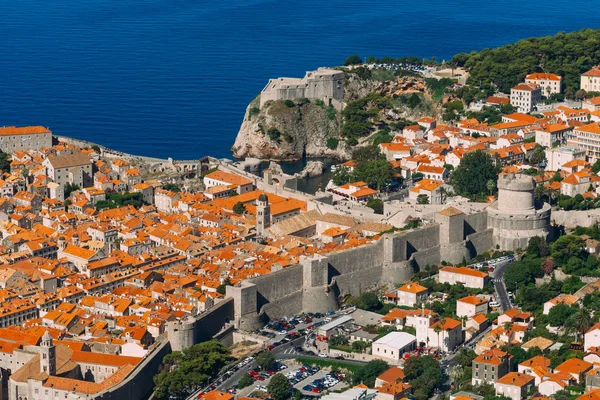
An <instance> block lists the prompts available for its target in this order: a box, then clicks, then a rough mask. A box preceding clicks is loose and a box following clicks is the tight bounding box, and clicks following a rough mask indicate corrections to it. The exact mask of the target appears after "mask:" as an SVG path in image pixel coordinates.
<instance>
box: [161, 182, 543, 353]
mask: <svg viewBox="0 0 600 400" xmlns="http://www.w3.org/2000/svg"><path fill="white" fill-rule="evenodd" d="M498 188H499V193H498V200H497V201H495V202H494V203H493V204H491V205H490V206H489V207H487V208H486V209H484V210H483V211H475V212H471V213H468V214H466V213H465V212H463V211H461V210H459V209H457V208H455V207H447V208H445V209H442V210H440V211H438V212H437V213H435V215H434V216H433V217H432V218H431V219H430V222H429V223H428V224H426V225H425V226H423V227H420V228H417V229H413V230H408V231H399V232H394V233H388V234H385V235H383V237H382V238H381V239H379V240H378V241H376V242H374V243H372V244H369V245H365V246H361V247H356V248H351V249H348V250H344V251H340V252H336V253H329V254H327V255H313V256H310V257H304V258H302V259H301V262H300V263H299V264H297V265H293V266H289V267H287V268H284V269H282V270H280V271H277V272H272V273H270V274H268V275H263V276H259V277H256V278H252V279H248V280H246V281H244V282H242V283H241V284H240V285H238V286H227V288H226V299H225V300H224V301H223V302H222V303H219V305H217V306H216V307H214V310H210V311H209V312H208V313H206V314H204V315H203V316H201V317H200V318H199V319H197V320H195V321H187V322H185V323H177V324H173V325H172V326H171V327H170V328H169V329H168V331H169V340H170V341H171V343H172V346H173V348H174V349H176V348H181V347H183V348H185V347H187V346H189V345H191V344H193V343H198V341H199V340H200V338H202V337H206V336H207V334H208V335H210V334H213V335H214V334H216V333H217V328H215V327H218V329H221V327H222V326H223V321H225V322H230V321H231V322H232V323H233V325H234V326H235V327H236V328H239V329H243V330H252V329H256V328H260V327H262V326H263V325H264V324H266V323H267V322H268V320H269V319H272V318H278V317H281V316H284V315H290V314H297V313H301V312H303V311H304V312H327V311H329V310H335V309H337V308H338V307H339V303H338V299H339V298H340V297H341V296H345V295H352V296H357V295H359V294H360V293H362V292H363V291H366V290H369V289H373V288H376V287H380V286H381V285H388V287H395V286H398V285H399V284H401V283H403V282H406V281H408V280H410V279H411V277H412V275H413V274H414V273H415V272H418V271H419V270H421V269H423V268H425V267H426V266H427V265H439V264H440V263H441V262H442V261H447V262H449V263H452V264H461V263H462V262H464V260H470V259H471V258H473V257H475V256H476V255H478V254H481V253H482V252H485V251H488V250H491V249H493V248H499V249H502V250H516V249H517V248H525V247H526V246H527V243H528V241H529V239H530V238H531V237H534V236H541V237H546V236H548V234H549V232H550V206H549V205H548V204H543V205H541V207H539V208H538V207H536V204H535V201H534V189H535V182H534V181H533V179H532V178H531V177H529V176H525V175H503V176H501V177H500V179H499V181H498ZM262 200H263V202H264V201H266V199H262ZM262 210H263V211H264V212H268V205H267V204H264V205H263V207H262ZM263 217H264V216H263ZM258 223H261V221H258ZM213 314H214V315H213ZM207 320H211V321H212V322H211V323H207ZM215 321H220V322H218V323H217V322H215ZM211 328H212V329H213V331H212V332H207V329H211Z"/></svg>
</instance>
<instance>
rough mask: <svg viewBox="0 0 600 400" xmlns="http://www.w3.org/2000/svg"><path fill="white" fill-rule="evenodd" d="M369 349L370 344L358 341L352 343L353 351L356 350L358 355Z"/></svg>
mask: <svg viewBox="0 0 600 400" xmlns="http://www.w3.org/2000/svg"><path fill="white" fill-rule="evenodd" d="M367 347H369V344H368V343H367V342H364V341H362V340H357V341H355V342H352V350H354V351H356V352H358V353H362V352H363V351H365V349H366V348H367Z"/></svg>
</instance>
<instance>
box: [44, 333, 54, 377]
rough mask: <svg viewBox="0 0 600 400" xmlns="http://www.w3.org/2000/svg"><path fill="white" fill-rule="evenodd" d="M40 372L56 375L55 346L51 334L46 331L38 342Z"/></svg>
mask: <svg viewBox="0 0 600 400" xmlns="http://www.w3.org/2000/svg"><path fill="white" fill-rule="evenodd" d="M40 372H45V373H47V374H48V375H50V376H52V375H56V346H54V343H52V336H50V333H49V332H48V331H46V333H44V336H42V341H41V343H40Z"/></svg>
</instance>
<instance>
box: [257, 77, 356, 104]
mask: <svg viewBox="0 0 600 400" xmlns="http://www.w3.org/2000/svg"><path fill="white" fill-rule="evenodd" d="M344 76H345V75H344V73H343V72H342V71H338V70H335V69H329V68H319V69H317V70H316V71H308V72H307V73H306V75H305V76H304V78H277V79H269V83H267V85H266V86H265V87H264V89H263V90H262V91H261V92H260V106H261V108H262V107H263V106H264V105H265V103H266V102H267V101H270V100H293V99H303V98H306V99H311V100H323V102H324V103H325V104H326V105H334V106H335V107H336V108H338V107H340V106H341V103H342V102H343V101H344Z"/></svg>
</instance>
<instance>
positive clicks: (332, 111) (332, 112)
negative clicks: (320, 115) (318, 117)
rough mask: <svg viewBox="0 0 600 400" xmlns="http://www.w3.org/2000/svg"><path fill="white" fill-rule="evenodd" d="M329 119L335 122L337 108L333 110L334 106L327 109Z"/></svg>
mask: <svg viewBox="0 0 600 400" xmlns="http://www.w3.org/2000/svg"><path fill="white" fill-rule="evenodd" d="M327 118H328V119H329V120H330V121H333V120H334V119H335V108H333V106H329V107H327Z"/></svg>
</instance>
